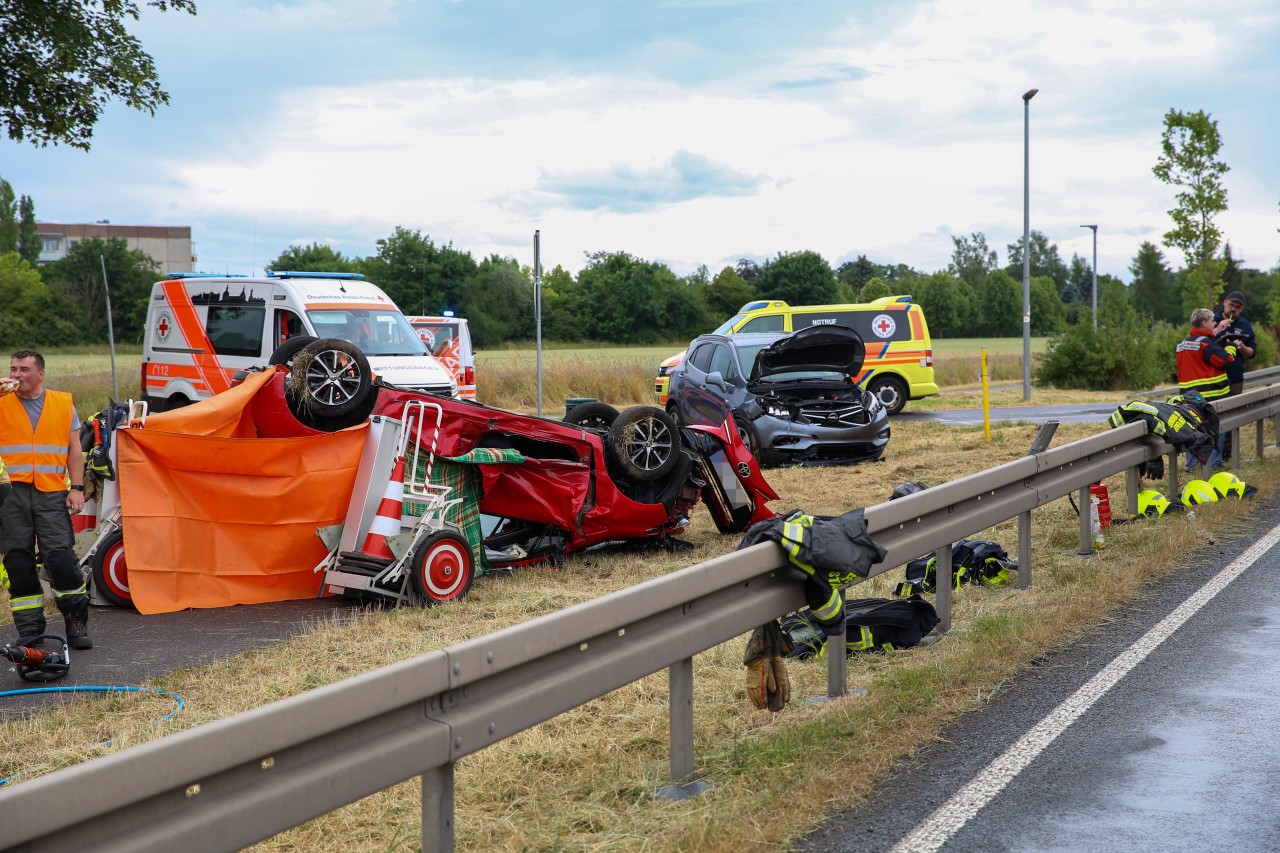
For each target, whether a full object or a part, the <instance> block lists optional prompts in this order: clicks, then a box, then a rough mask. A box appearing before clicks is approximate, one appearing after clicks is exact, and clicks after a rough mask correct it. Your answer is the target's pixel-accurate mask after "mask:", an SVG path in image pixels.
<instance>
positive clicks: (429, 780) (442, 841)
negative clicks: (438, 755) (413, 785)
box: [420, 762, 453, 853]
mask: <svg viewBox="0 0 1280 853" xmlns="http://www.w3.org/2000/svg"><path fill="white" fill-rule="evenodd" d="M420 778H421V779H422V853H453V762H449V763H448V764H442V765H441V766H439V767H433V768H432V769H430V770H428V771H427V772H426V773H423V774H422V776H421V777H420Z"/></svg>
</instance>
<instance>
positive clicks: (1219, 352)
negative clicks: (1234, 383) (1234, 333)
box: [1177, 329, 1233, 400]
mask: <svg viewBox="0 0 1280 853" xmlns="http://www.w3.org/2000/svg"><path fill="white" fill-rule="evenodd" d="M1177 359H1178V390H1180V391H1183V392H1186V391H1199V392H1200V394H1201V395H1202V396H1203V397H1204V398H1205V399H1206V400H1213V399H1216V398H1218V397H1225V396H1227V395H1228V394H1230V393H1231V385H1230V383H1229V382H1228V381H1227V371H1226V369H1225V368H1226V365H1227V364H1228V363H1230V362H1231V361H1232V360H1233V359H1232V357H1231V355H1230V353H1228V352H1227V351H1226V350H1224V349H1223V348H1222V347H1220V346H1218V344H1216V343H1214V340H1213V338H1212V337H1210V336H1208V335H1202V334H1197V333H1196V331H1195V330H1194V329H1193V330H1192V331H1191V334H1190V335H1189V336H1188V337H1187V339H1186V340H1184V341H1181V342H1180V343H1179V344H1178V350H1177Z"/></svg>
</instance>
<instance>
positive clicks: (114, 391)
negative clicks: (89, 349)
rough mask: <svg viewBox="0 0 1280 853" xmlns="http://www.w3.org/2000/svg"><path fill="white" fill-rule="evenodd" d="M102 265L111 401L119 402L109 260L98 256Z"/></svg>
mask: <svg viewBox="0 0 1280 853" xmlns="http://www.w3.org/2000/svg"><path fill="white" fill-rule="evenodd" d="M98 262H99V263H100V264H102V292H103V293H104V294H106V297H107V344H108V345H109V346H110V347H111V395H112V396H111V399H113V400H115V401H117V402H119V400H120V382H119V380H117V379H116V333H115V329H113V328H112V326H111V288H110V287H108V286H107V259H106V258H105V257H104V256H102V255H98Z"/></svg>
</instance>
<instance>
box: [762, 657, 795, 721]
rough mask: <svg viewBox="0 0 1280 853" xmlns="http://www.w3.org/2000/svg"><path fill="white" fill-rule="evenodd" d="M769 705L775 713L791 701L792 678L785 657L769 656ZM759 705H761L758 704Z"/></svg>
mask: <svg viewBox="0 0 1280 853" xmlns="http://www.w3.org/2000/svg"><path fill="white" fill-rule="evenodd" d="M768 663H769V678H768V680H767V685H768V706H769V710H770V711H772V712H773V713H775V714H776V713H778V712H779V711H781V710H782V709H783V708H785V707H787V703H788V702H790V701H791V678H790V676H788V675H787V664H786V661H785V659H784V658H781V657H777V656H775V657H771V658H769V661H768ZM757 707H759V706H757Z"/></svg>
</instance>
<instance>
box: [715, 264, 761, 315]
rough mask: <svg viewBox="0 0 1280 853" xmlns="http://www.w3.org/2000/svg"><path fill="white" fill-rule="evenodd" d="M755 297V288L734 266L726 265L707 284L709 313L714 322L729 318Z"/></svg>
mask: <svg viewBox="0 0 1280 853" xmlns="http://www.w3.org/2000/svg"><path fill="white" fill-rule="evenodd" d="M755 298H756V292H755V289H754V288H752V287H751V285H750V284H748V283H747V282H746V280H745V279H743V278H742V276H740V275H738V273H737V272H735V271H734V269H733V267H725V268H724V269H722V270H720V272H718V273H716V277H715V278H713V279H711V283H710V284H709V285H707V292H706V294H705V302H706V305H707V314H708V316H709V317H710V319H711V321H712V322H713V323H714V322H718V321H719V320H722V319H728V318H729V317H732V316H733V315H734V314H736V313H738V310H739V309H740V308H742V306H743V305H746V304H747V303H748V302H750V301H751V300H753V299H755Z"/></svg>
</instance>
